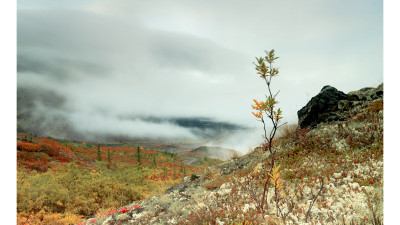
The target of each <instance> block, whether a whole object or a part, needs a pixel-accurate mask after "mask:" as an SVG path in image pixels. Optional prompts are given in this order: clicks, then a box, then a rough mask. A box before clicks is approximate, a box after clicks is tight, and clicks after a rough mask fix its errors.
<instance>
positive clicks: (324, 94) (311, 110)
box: [297, 85, 348, 129]
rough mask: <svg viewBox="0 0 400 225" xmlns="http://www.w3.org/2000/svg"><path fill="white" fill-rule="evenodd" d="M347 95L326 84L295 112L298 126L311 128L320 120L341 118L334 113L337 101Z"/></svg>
mask: <svg viewBox="0 0 400 225" xmlns="http://www.w3.org/2000/svg"><path fill="white" fill-rule="evenodd" d="M345 99H348V96H347V95H346V94H345V93H343V92H341V91H338V90H337V89H336V88H334V87H332V86H329V85H326V86H324V87H323V88H322V90H321V91H320V92H319V94H317V95H316V96H314V97H313V98H312V99H311V100H310V101H309V102H308V103H307V105H306V106H304V107H303V108H302V109H300V110H299V111H298V112H297V116H298V118H299V125H300V128H309V129H313V128H315V127H316V126H317V124H319V123H321V122H330V121H336V120H341V119H342V118H341V117H340V116H338V115H337V114H336V113H333V111H335V110H336V109H337V105H338V102H339V101H340V100H345Z"/></svg>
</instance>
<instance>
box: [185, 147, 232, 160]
mask: <svg viewBox="0 0 400 225" xmlns="http://www.w3.org/2000/svg"><path fill="white" fill-rule="evenodd" d="M190 152H192V153H198V154H202V155H205V156H207V157H210V158H217V159H221V160H227V159H230V158H232V156H233V155H234V154H235V153H237V152H236V151H235V150H233V149H228V148H222V147H216V146H201V147H198V148H195V149H193V150H191V151H190Z"/></svg>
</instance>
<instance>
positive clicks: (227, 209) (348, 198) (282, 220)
mask: <svg viewBox="0 0 400 225" xmlns="http://www.w3.org/2000/svg"><path fill="white" fill-rule="evenodd" d="M274 148H277V149H278V151H277V153H276V156H275V157H276V161H275V163H276V164H277V165H279V166H280V170H279V171H278V173H277V174H278V175H277V176H278V178H279V179H281V181H279V182H281V186H280V188H278V189H274V188H273V187H272V186H271V187H270V188H269V189H268V191H267V193H266V195H267V206H266V207H265V208H264V210H265V213H261V210H260V208H259V207H260V204H259V203H260V198H261V196H262V194H263V185H264V182H265V179H266V177H267V176H268V170H267V169H268V168H269V166H270V162H269V160H268V158H269V153H267V152H263V151H262V150H260V148H256V149H255V150H254V151H252V152H250V153H249V154H247V155H244V156H242V157H237V158H235V159H232V160H229V161H226V162H223V163H222V164H220V165H218V166H212V167H209V168H208V169H206V170H204V171H202V172H201V173H199V174H197V175H194V174H193V175H191V176H187V177H185V178H184V179H183V180H182V182H181V183H180V184H178V185H176V186H174V187H172V188H170V189H168V190H167V191H166V192H165V193H164V194H161V195H158V196H154V197H151V198H147V199H143V200H140V201H136V202H133V203H131V204H128V205H126V206H125V207H122V206H121V208H120V209H116V210H114V211H110V212H108V213H105V214H102V215H98V216H97V217H94V218H90V219H88V220H85V221H83V222H82V223H80V224H232V223H235V224H350V223H354V224H365V223H370V222H374V224H380V221H382V218H383V197H382V196H383V99H382V98H375V99H362V100H357V101H354V102H352V108H351V109H349V110H348V111H347V112H346V118H345V120H343V121H332V122H329V123H322V124H318V126H317V127H316V128H315V129H313V130H308V129H296V130H295V131H293V132H289V133H287V134H286V135H285V136H283V137H281V138H279V139H278V140H276V142H275V143H274Z"/></svg>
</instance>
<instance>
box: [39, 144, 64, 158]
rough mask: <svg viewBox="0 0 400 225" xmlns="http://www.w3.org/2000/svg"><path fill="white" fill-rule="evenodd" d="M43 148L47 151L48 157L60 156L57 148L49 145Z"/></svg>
mask: <svg viewBox="0 0 400 225" xmlns="http://www.w3.org/2000/svg"><path fill="white" fill-rule="evenodd" d="M42 148H43V149H44V150H45V151H46V153H47V155H49V156H51V157H55V156H59V155H60V152H59V151H58V150H57V149H56V148H54V147H52V146H50V145H48V144H43V145H42Z"/></svg>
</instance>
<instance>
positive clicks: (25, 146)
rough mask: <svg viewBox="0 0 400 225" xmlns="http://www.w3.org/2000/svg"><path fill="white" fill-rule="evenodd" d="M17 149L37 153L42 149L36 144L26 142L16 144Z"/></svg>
mask: <svg viewBox="0 0 400 225" xmlns="http://www.w3.org/2000/svg"><path fill="white" fill-rule="evenodd" d="M17 149H18V150H21V151H28V152H39V151H40V150H41V149H42V148H41V146H40V145H38V144H32V143H27V142H17Z"/></svg>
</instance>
